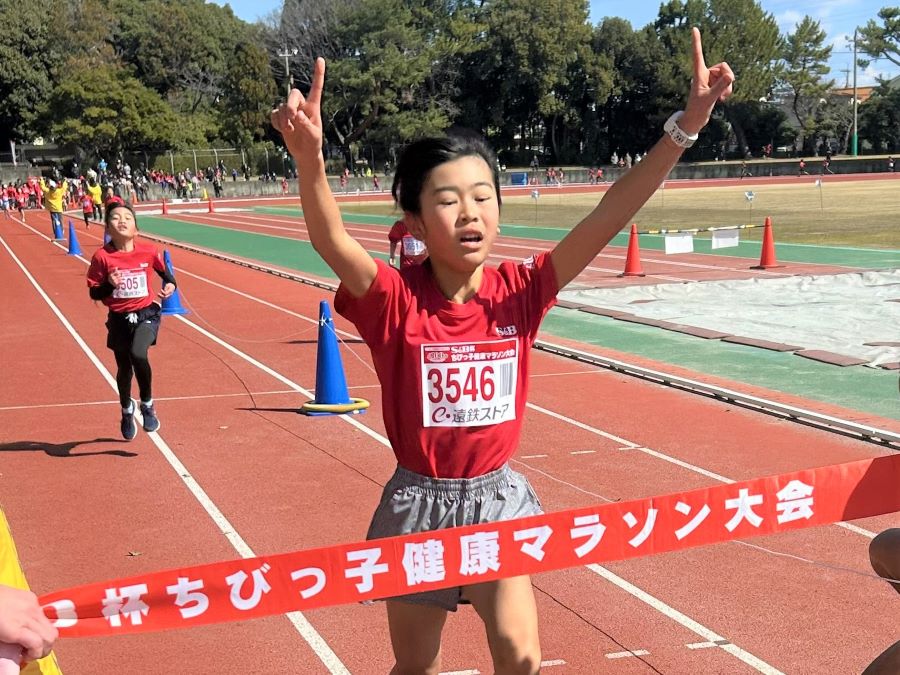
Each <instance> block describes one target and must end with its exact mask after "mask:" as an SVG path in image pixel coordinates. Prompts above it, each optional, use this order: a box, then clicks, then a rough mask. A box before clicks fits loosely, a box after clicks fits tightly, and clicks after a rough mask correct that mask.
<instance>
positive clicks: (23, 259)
mask: <svg viewBox="0 0 900 675" xmlns="http://www.w3.org/2000/svg"><path fill="white" fill-rule="evenodd" d="M45 220H46V217H45V216H44V215H43V214H29V215H28V221H29V223H30V224H31V225H33V226H35V227H36V228H37V229H30V228H26V227H25V226H23V225H21V224H17V223H16V222H14V221H0V239H2V243H0V260H3V264H2V265H0V280H2V283H3V284H4V287H5V288H6V290H7V301H6V302H5V303H4V304H3V306H2V309H0V321H2V326H3V329H2V331H0V354H2V358H3V362H4V364H5V365H4V367H3V371H4V385H3V388H2V397H0V450H2V451H3V454H2V455H0V456H2V458H3V459H2V465H0V473H2V475H0V481H2V483H0V485H2V492H0V494H2V495H3V498H2V500H3V501H2V505H3V508H4V509H5V511H6V513H7V516H8V517H9V520H10V524H11V527H12V530H13V534H14V536H15V537H16V541H17V544H18V546H19V548H20V554H21V556H22V559H23V564H24V566H25V571H26V574H27V575H28V576H29V579H30V581H31V583H32V585H33V586H34V587H35V588H36V589H37V590H38V591H39V592H43V591H49V590H55V589H58V588H64V587H68V586H72V585H76V584H80V583H85V582H90V581H97V580H102V579H106V578H114V577H118V576H124V575H131V574H135V573H138V572H141V571H153V570H158V569H164V568H168V567H174V566H182V565H194V564H200V563H204V562H211V561H216V560H223V559H229V558H235V557H238V556H239V555H245V556H250V555H254V554H263V553H275V552H283V551H289V550H295V549H300V548H309V547H314V546H322V545H327V544H332V543H338V542H344V541H350V540H358V539H360V538H361V537H362V536H363V534H364V532H365V529H366V525H367V522H368V516H369V515H370V512H371V510H372V508H373V507H374V505H375V503H376V502H377V499H378V496H379V494H380V489H381V485H382V484H383V483H384V482H385V481H386V480H387V478H388V477H389V475H390V473H391V470H392V468H393V461H392V456H391V453H390V451H389V450H388V448H387V447H386V446H385V444H384V439H383V436H382V434H383V426H382V423H381V416H380V401H379V391H378V386H377V381H376V379H375V376H374V374H373V372H372V370H371V367H370V365H369V360H368V355H367V353H366V350H365V349H364V348H363V347H362V346H361V345H359V344H358V343H354V342H353V338H354V337H355V336H354V335H353V328H352V326H350V325H348V324H346V322H343V321H342V320H341V319H340V318H337V326H338V328H341V329H344V330H345V331H347V333H348V334H349V335H347V336H346V338H347V339H348V341H349V342H350V344H349V345H348V348H349V349H352V350H353V351H354V353H355V354H356V355H357V356H358V358H357V356H354V355H353V354H351V353H350V352H348V351H346V350H345V351H344V367H345V369H346V371H347V379H348V382H350V383H351V385H353V387H354V391H353V394H354V395H358V396H365V397H367V398H369V399H370V400H371V401H372V404H373V405H372V410H371V412H370V413H369V414H367V415H365V416H362V417H358V418H351V419H347V418H326V419H317V420H310V419H307V418H303V417H301V416H298V415H296V414H294V410H295V409H296V408H297V406H298V405H299V403H301V402H302V401H303V400H305V399H306V398H307V395H308V394H303V393H298V392H299V390H301V389H303V388H305V389H306V390H308V389H310V388H311V387H312V386H313V384H314V378H315V340H316V327H315V318H316V316H315V312H316V308H317V305H318V301H319V300H320V299H330V298H328V296H327V295H326V294H325V292H324V291H321V290H318V289H314V288H310V287H306V286H302V285H299V284H296V283H294V282H291V281H288V280H285V279H280V278H277V277H273V276H271V275H265V274H262V273H260V272H256V271H253V270H249V269H244V268H240V267H236V266H234V265H230V264H228V263H225V262H222V261H218V260H215V259H211V258H208V257H205V256H200V255H195V254H191V253H187V252H184V251H179V253H178V274H179V282H180V286H181V289H182V292H183V293H184V296H185V298H188V299H189V300H190V302H191V305H192V307H194V308H195V309H196V313H195V314H193V315H191V316H189V317H187V320H182V319H178V318H174V317H171V318H167V319H166V321H165V322H164V328H163V331H162V333H161V337H160V344H159V346H158V347H157V348H156V349H155V350H154V353H153V356H154V366H155V371H156V385H155V387H156V396H157V400H158V402H159V403H158V409H159V412H160V417H161V419H162V421H163V427H162V429H161V433H160V434H158V435H154V436H155V437H150V436H148V435H147V434H144V433H143V432H142V433H141V434H140V435H139V436H138V438H137V439H136V440H135V441H134V442H133V443H130V444H127V443H124V442H122V441H121V440H119V439H117V438H116V437H117V435H118V416H117V405H116V403H115V398H116V397H115V394H114V388H113V387H112V386H111V383H110V381H109V377H108V375H104V373H103V369H112V368H113V367H114V364H113V360H112V358H111V355H110V354H109V352H108V351H107V350H106V349H105V346H104V345H105V329H104V328H103V320H104V312H103V310H102V309H101V308H98V307H95V306H94V305H93V304H92V303H90V302H89V301H88V299H87V294H86V292H85V285H84V272H85V267H86V266H85V264H84V263H83V262H82V261H80V260H78V259H76V258H74V257H71V256H66V255H65V252H64V251H63V250H61V249H60V248H59V247H56V246H52V245H51V244H49V243H48V241H47V240H46V238H45V237H43V236H42V233H43V232H44V231H45V230H47V229H48V228H47V226H46V223H45ZM79 236H80V237H81V242H82V246H83V247H84V248H85V250H86V251H92V250H93V248H94V247H95V246H96V245H98V244H99V239H100V236H101V232H100V230H99V228H97V229H92V231H91V232H89V233H84V232H83V231H81V232H80V233H79ZM382 237H383V234H382ZM13 256H15V258H14V257H13ZM517 257H518V256H517ZM523 257H524V256H523ZM26 272H27V274H26ZM28 275H31V279H29V277H28ZM32 279H33V281H32ZM39 289H40V290H39ZM41 291H42V292H43V294H44V295H43V296H42V295H41ZM51 303H52V307H51ZM54 308H55V311H54ZM55 312H58V314H56V313H55ZM61 319H65V321H66V322H68V325H64V324H63V322H62V320H61ZM205 322H209V323H208V324H207V323H205ZM76 336H77V338H76ZM77 339H80V340H83V347H82V346H80V345H79V344H78V342H77V341H76V340H77ZM89 355H95V356H94V358H95V359H96V360H97V364H96V365H95V363H93V362H92V360H91V358H90V356H89ZM533 362H534V375H533V380H532V383H531V387H532V388H531V396H530V401H531V404H532V405H531V410H530V412H529V417H528V418H527V420H526V423H525V430H524V434H523V441H522V447H521V448H520V451H519V454H518V455H517V458H518V459H517V461H516V463H515V465H514V468H516V469H518V470H521V471H523V472H525V473H526V474H527V475H528V476H529V478H530V479H531V480H532V482H533V483H534V485H535V487H536V488H537V490H538V493H539V494H540V495H541V497H542V499H543V502H544V506H545V508H546V509H547V510H559V509H563V508H571V507H575V506H584V505H589V504H593V503H597V502H601V501H604V500H605V499H629V498H634V497H640V496H648V495H653V494H659V493H666V492H671V491H674V490H683V489H690V488H695V487H701V486H704V485H709V484H713V483H716V482H720V481H727V480H739V479H745V478H752V477H756V476H761V475H767V474H772V473H779V472H783V471H788V470H793V469H797V468H803V467H810V466H818V465H825V464H830V463H837V462H843V461H848V460H852V459H860V458H866V457H872V456H876V455H879V454H883V453H884V452H886V451H885V450H883V449H880V448H878V447H876V446H872V445H866V444H864V443H861V442H857V441H853V440H850V439H846V438H842V437H838V436H834V435H829V434H826V433H824V432H820V431H816V430H812V429H809V428H806V427H802V426H799V425H794V424H791V423H788V422H783V421H778V420H775V419H773V418H770V417H765V416H761V415H757V414H754V413H752V412H750V411H746V410H743V409H740V408H736V407H732V406H726V405H723V404H721V403H717V402H715V401H710V400H705V399H700V398H698V397H695V396H692V395H690V394H687V393H684V392H679V391H676V390H672V389H667V388H664V387H659V386H656V385H652V384H648V383H645V382H641V381H637V380H634V379H631V378H628V377H625V376H622V375H618V374H615V373H612V372H608V371H601V370H597V369H592V368H589V367H586V366H581V365H575V364H572V363H571V362H568V361H565V360H562V359H558V358H556V357H552V356H549V355H546V354H543V353H539V352H536V353H535V354H534V361H533ZM98 365H99V368H98ZM686 420H689V422H687V423H686ZM173 465H174V466H173ZM897 524H898V518H897V516H896V514H895V515H892V516H886V517H881V518H875V519H869V520H867V521H859V522H856V523H854V524H853V527H852V528H850V529H848V528H844V527H838V526H831V527H824V528H818V529H815V530H807V531H801V532H796V533H791V534H790V535H782V536H778V537H767V538H761V539H754V540H751V541H750V542H748V543H750V544H753V546H754V547H751V546H747V545H745V544H725V545H719V546H711V547H706V548H700V549H693V550H688V551H685V552H682V553H676V554H668V555H664V556H656V557H650V558H643V559H638V560H635V561H631V562H628V563H617V564H611V565H609V566H608V567H606V568H602V567H596V568H592V569H588V568H577V569H571V570H566V571H563V572H558V573H550V574H546V575H542V576H540V577H537V578H536V579H535V586H536V588H537V598H538V603H539V611H540V616H541V622H542V643H543V650H544V659H545V660H546V661H547V663H546V668H545V671H546V672H549V673H555V672H559V673H560V674H564V673H598V672H610V673H648V672H663V673H694V672H703V673H742V672H766V673H775V672H779V671H780V672H785V673H821V672H835V673H838V672H859V671H860V670H862V668H863V667H864V665H865V664H866V663H867V662H868V660H870V659H871V658H872V657H873V656H874V655H875V654H876V653H878V652H879V651H880V650H881V649H883V648H884V646H886V645H887V644H888V643H889V642H891V641H892V640H894V639H896V634H895V631H894V630H893V627H894V626H896V625H897V619H898V618H900V605H898V604H897V602H896V598H895V597H893V592H892V591H891V590H890V589H889V588H888V587H887V585H886V584H884V583H883V582H879V581H877V580H875V579H873V578H871V577H869V576H865V575H866V574H868V573H869V569H868V565H867V555H866V547H867V545H868V542H869V539H870V537H871V535H872V533H875V532H878V531H880V530H881V529H883V528H885V527H888V526H891V525H897ZM758 546H762V547H765V548H767V549H769V551H774V552H778V553H783V554H789V555H792V556H798V557H800V558H804V559H807V560H813V561H817V562H818V563H820V565H813V564H810V563H809V562H803V561H801V560H797V559H795V558H787V557H784V556H779V555H775V554H773V553H772V552H769V551H764V550H760V549H759V548H755V547H758ZM823 565H824V566H823ZM828 566H835V567H841V568H847V569H849V570H853V571H856V572H859V573H861V574H854V573H853V572H852V571H845V570H841V569H835V568H834V567H828ZM480 634H481V631H480V627H479V623H478V620H477V618H476V617H475V615H474V613H473V612H471V611H465V610H464V611H461V612H460V613H459V614H458V615H456V616H454V617H453V618H452V619H451V620H450V621H449V622H448V627H447V630H446V645H445V650H444V652H445V657H444V664H443V665H444V670H445V671H447V672H457V671H462V672H474V671H475V670H476V669H478V670H480V671H482V672H490V667H489V664H490V662H489V658H488V655H487V650H486V646H485V645H484V643H483V640H482V639H473V638H472V636H474V635H480ZM58 653H59V656H60V659H61V662H62V666H63V670H64V672H66V673H67V674H70V673H97V672H113V671H114V670H122V669H125V670H127V671H128V672H131V673H158V672H161V671H168V672H172V671H174V672H179V673H210V672H215V673H248V672H252V673H286V672H296V673H320V672H321V673H326V672H332V673H339V672H347V671H349V672H353V673H379V672H386V671H387V669H388V668H389V666H390V663H391V657H390V648H389V642H388V639H387V629H386V623H385V620H384V617H383V610H382V609H381V608H379V607H363V606H347V607H337V608H330V609H325V610H320V611H317V612H313V613H310V614H309V615H308V616H305V617H293V619H292V620H291V619H288V618H285V617H271V618H268V619H263V620H258V621H253V622H247V623H236V624H226V625H222V626H214V627H209V628H201V629H196V630H191V631H175V632H170V633H162V634H150V635H141V636H133V637H128V638H102V639H92V640H69V641H64V642H63V643H62V644H61V645H60V647H59V650H58ZM623 654H624V655H623ZM163 664H165V665H163Z"/></svg>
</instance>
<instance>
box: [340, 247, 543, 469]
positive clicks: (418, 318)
mask: <svg viewBox="0 0 900 675" xmlns="http://www.w3.org/2000/svg"><path fill="white" fill-rule="evenodd" d="M376 263H377V265H378V273H377V274H376V277H375V281H374V282H373V283H372V286H371V287H370V288H369V290H368V291H367V292H366V295H365V296H363V297H362V298H358V299H357V298H354V297H353V296H352V295H351V294H350V293H349V292H348V291H347V290H346V288H344V286H341V287H340V288H339V289H338V292H337V295H336V296H335V299H334V306H335V309H336V310H337V311H338V312H339V313H340V314H341V315H343V316H345V317H346V318H347V319H349V320H350V321H352V322H353V323H354V324H355V325H356V328H357V329H358V330H359V332H360V335H362V337H363V339H364V340H365V341H366V344H367V345H368V346H369V349H370V350H371V352H372V359H373V361H374V363H375V370H376V371H377V373H378V379H379V380H380V382H381V398H382V407H383V417H384V425H385V429H386V431H387V436H388V439H389V440H390V442H391V447H392V448H393V449H394V454H395V455H396V456H397V462H398V463H399V464H400V466H403V467H405V468H407V469H409V470H410V471H415V472H416V473H419V474H422V475H426V476H433V477H438V478H471V477H473V476H481V475H484V474H486V473H488V472H490V471H494V470H495V469H498V468H500V467H501V466H503V464H504V463H506V462H507V461H508V460H509V458H510V457H511V456H512V455H513V453H514V452H515V450H516V447H517V445H518V442H519V435H520V433H521V429H522V418H523V416H524V412H525V399H526V395H527V393H528V364H529V352H530V350H531V345H532V344H533V343H534V340H535V338H536V336H537V332H538V327H539V326H540V324H541V320H542V319H543V318H544V315H545V314H546V313H547V311H548V310H549V309H550V308H551V307H552V306H553V305H554V304H555V303H556V294H557V293H558V289H557V287H556V273H555V271H554V269H553V264H552V263H551V261H550V255H549V254H548V253H544V254H541V255H538V256H536V258H535V259H534V260H529V261H528V262H526V263H521V264H518V265H516V264H514V263H512V262H505V263H503V264H501V265H500V267H499V268H489V267H485V268H484V277H483V279H482V282H481V288H480V289H479V290H478V292H477V293H476V294H475V296H474V297H473V298H472V299H470V300H469V301H468V302H466V303H463V304H459V303H453V302H450V301H448V300H447V299H446V298H445V297H444V296H443V294H442V293H441V291H440V288H438V286H437V283H436V282H435V280H434V276H433V274H432V272H431V264H430V263H429V262H426V263H425V264H423V265H415V266H411V267H406V268H404V269H403V270H395V269H394V268H392V267H389V266H387V265H385V264H384V263H383V262H382V261H376Z"/></svg>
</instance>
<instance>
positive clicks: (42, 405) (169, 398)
mask: <svg viewBox="0 0 900 675" xmlns="http://www.w3.org/2000/svg"><path fill="white" fill-rule="evenodd" d="M361 388H362V387H351V389H361ZM293 393H294V390H293V389H278V390H275V391H253V392H250V393H249V394H248V393H247V392H246V391H242V392H237V393H234V394H197V395H195V396H154V397H153V400H154V401H196V400H199V399H207V398H235V397H238V396H243V397H245V398H249V397H250V396H271V395H274V394H293ZM118 402H119V399H117V398H115V399H113V398H111V399H109V400H108V401H76V402H73V403H35V404H33V405H7V406H2V407H0V412H3V411H5V410H38V409H42V408H76V407H81V406H88V405H110V404H112V403H116V404H118Z"/></svg>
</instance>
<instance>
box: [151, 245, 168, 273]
mask: <svg viewBox="0 0 900 675" xmlns="http://www.w3.org/2000/svg"><path fill="white" fill-rule="evenodd" d="M153 269H154V270H156V271H157V272H160V273H162V272H165V271H166V263H165V261H164V260H163V257H162V255H161V254H160V252H159V249H158V248H154V249H153Z"/></svg>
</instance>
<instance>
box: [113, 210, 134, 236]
mask: <svg viewBox="0 0 900 675" xmlns="http://www.w3.org/2000/svg"><path fill="white" fill-rule="evenodd" d="M108 222H109V224H108V225H107V226H106V229H107V230H108V231H109V236H110V237H113V238H116V239H118V240H127V239H134V237H135V236H136V235H137V222H135V220H134V214H133V213H132V212H131V211H129V210H128V209H122V208H119V209H113V211H112V213H111V214H110V216H109V221H108Z"/></svg>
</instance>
